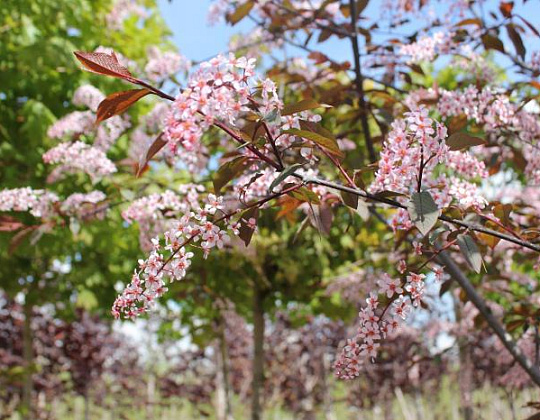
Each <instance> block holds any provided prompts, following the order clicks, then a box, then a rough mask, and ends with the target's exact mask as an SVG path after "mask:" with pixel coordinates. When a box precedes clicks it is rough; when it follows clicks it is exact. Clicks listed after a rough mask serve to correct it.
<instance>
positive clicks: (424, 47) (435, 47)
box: [399, 31, 454, 63]
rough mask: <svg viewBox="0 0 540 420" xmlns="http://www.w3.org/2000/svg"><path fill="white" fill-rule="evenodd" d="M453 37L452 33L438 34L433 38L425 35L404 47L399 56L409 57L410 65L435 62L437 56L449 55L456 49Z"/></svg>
mask: <svg viewBox="0 0 540 420" xmlns="http://www.w3.org/2000/svg"><path fill="white" fill-rule="evenodd" d="M452 36H453V34H452V33H451V32H443V31H439V32H436V33H434V34H433V35H432V36H429V35H423V36H421V37H420V39H418V41H416V42H413V43H411V44H404V45H402V46H401V47H400V49H399V55H401V56H406V57H408V62H409V63H420V62H422V61H433V60H434V59H435V56H436V55H439V54H447V53H449V52H450V51H451V50H452V48H454V43H453V41H452Z"/></svg>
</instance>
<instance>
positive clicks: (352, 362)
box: [334, 270, 442, 379]
mask: <svg viewBox="0 0 540 420" xmlns="http://www.w3.org/2000/svg"><path fill="white" fill-rule="evenodd" d="M436 276H437V278H439V276H442V272H441V271H440V270H437V273H436ZM378 286H379V287H378V290H377V291H376V292H371V293H370V294H369V296H368V298H367V299H366V303H367V305H366V306H365V307H363V308H362V309H361V310H360V312H359V314H358V315H359V325H358V328H357V333H356V335H355V336H354V337H353V338H352V339H349V340H347V344H346V345H345V346H344V347H343V349H342V351H341V353H340V354H339V357H338V359H337V361H336V363H335V365H334V369H335V373H336V376H337V377H339V378H341V379H354V378H356V377H357V376H358V375H359V374H360V371H361V369H362V365H363V364H364V363H365V362H366V361H367V360H369V359H374V358H376V357H377V351H378V348H379V347H380V341H381V340H382V339H384V338H386V337H387V336H389V335H391V334H393V333H394V332H395V331H397V330H398V328H399V326H400V324H402V323H403V322H404V321H405V320H406V319H407V317H408V315H409V313H410V311H411V309H412V308H413V307H417V306H418V305H419V304H420V302H421V301H422V297H423V296H424V293H425V275H424V274H417V273H412V272H411V273H409V275H407V276H406V279H405V281H402V280H401V279H399V278H397V279H396V278H392V277H391V276H390V275H388V274H387V273H384V274H382V276H381V278H380V280H379V281H378ZM383 302H384V304H383Z"/></svg>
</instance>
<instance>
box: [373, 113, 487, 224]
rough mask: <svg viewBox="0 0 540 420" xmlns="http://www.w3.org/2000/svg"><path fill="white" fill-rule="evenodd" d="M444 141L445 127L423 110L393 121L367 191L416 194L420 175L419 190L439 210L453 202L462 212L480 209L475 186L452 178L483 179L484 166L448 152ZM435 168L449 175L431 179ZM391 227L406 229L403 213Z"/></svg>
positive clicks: (467, 156) (465, 154) (469, 157)
mask: <svg viewBox="0 0 540 420" xmlns="http://www.w3.org/2000/svg"><path fill="white" fill-rule="evenodd" d="M446 137H447V130H446V127H445V126H444V125H442V124H441V123H439V122H437V121H434V120H433V119H431V118H429V117H428V112H427V109H425V108H418V109H417V110H415V111H412V112H409V113H407V114H406V116H405V119H404V120H396V121H395V122H394V123H393V124H392V130H391V131H390V133H389V134H388V138H387V140H386V143H385V145H384V149H383V151H382V153H381V160H380V161H379V169H378V170H377V172H376V174H375V180H374V182H373V184H372V185H371V190H372V191H374V192H378V191H384V190H389V191H393V192H397V193H400V194H405V195H410V194H412V193H413V192H415V191H417V190H418V186H419V183H420V175H421V174H422V182H421V185H420V188H421V189H424V190H427V191H429V192H430V193H431V195H432V196H433V199H434V200H435V202H436V203H437V205H438V207H439V208H444V207H447V206H448V205H449V204H450V203H451V202H452V200H453V199H455V200H456V201H457V204H458V205H460V206H462V207H464V208H467V207H469V206H473V207H477V208H483V207H484V206H485V204H486V200H485V199H484V198H483V197H482V196H481V195H480V194H479V191H478V188H477V186H476V185H474V184H471V183H470V182H468V181H465V180H462V179H459V178H456V175H462V176H467V177H470V178H473V177H486V176H487V172H486V169H485V165H484V163H483V162H480V161H479V160H478V159H476V158H475V157H474V156H472V155H471V154H469V152H458V151H450V149H449V148H448V146H447V145H446V142H445V140H446ZM436 168H437V169H441V170H444V169H450V170H453V171H452V172H453V173H452V174H451V175H447V174H445V173H442V174H440V175H438V176H435V169H436ZM469 194H474V195H471V196H470V195H469ZM392 225H393V227H394V228H409V227H410V226H411V224H410V221H409V217H408V213H407V211H406V210H403V209H400V210H398V212H397V213H396V215H395V217H394V219H393V221H392Z"/></svg>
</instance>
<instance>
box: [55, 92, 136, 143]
mask: <svg viewBox="0 0 540 420" xmlns="http://www.w3.org/2000/svg"><path fill="white" fill-rule="evenodd" d="M103 99H105V95H104V94H103V93H102V92H101V91H100V90H99V89H97V88H96V87H94V86H92V85H83V86H81V87H79V88H78V89H77V90H76V91H75V93H74V95H73V104H74V105H77V106H83V107H87V108H89V109H90V110H91V111H74V112H71V113H69V114H67V115H66V116H64V117H63V118H61V119H60V120H58V121H57V122H55V123H54V124H53V125H52V126H51V127H50V128H49V131H48V136H49V137H51V138H54V139H66V138H67V139H69V140H78V139H79V137H80V136H81V135H83V134H84V135H94V136H95V137H94V146H95V147H97V148H99V149H101V150H103V151H105V152H106V151H107V150H109V148H110V147H111V146H112V145H113V143H114V142H115V141H116V140H117V139H118V138H119V137H120V136H121V135H122V134H123V133H124V132H125V131H126V130H127V129H128V128H129V127H130V126H131V123H130V121H129V116H128V115H126V114H124V115H121V116H120V115H115V116H113V117H112V118H109V119H107V120H106V121H104V122H103V123H101V124H99V126H97V127H96V124H95V121H96V114H95V112H96V111H97V109H98V106H99V104H100V103H101V101H103Z"/></svg>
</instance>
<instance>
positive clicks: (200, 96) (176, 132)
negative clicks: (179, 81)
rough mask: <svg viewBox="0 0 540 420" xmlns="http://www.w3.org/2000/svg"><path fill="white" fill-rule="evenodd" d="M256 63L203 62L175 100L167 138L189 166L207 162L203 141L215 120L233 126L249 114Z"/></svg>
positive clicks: (242, 60)
mask: <svg viewBox="0 0 540 420" xmlns="http://www.w3.org/2000/svg"><path fill="white" fill-rule="evenodd" d="M254 68H255V60H254V59H249V60H248V59H246V58H239V59H237V58H235V57H234V56H233V55H232V54H231V55H229V56H228V57H223V56H218V57H216V58H214V59H212V60H211V61H208V62H205V63H202V64H201V66H200V68H199V69H198V70H197V71H196V72H195V73H193V74H192V75H191V76H190V78H189V81H188V86H187V88H186V89H185V90H184V91H183V92H182V93H181V94H180V95H179V96H178V97H177V98H176V100H175V102H174V104H173V105H172V108H171V111H170V113H169V115H168V116H167V120H166V127H165V136H166V138H167V140H168V141H169V145H170V147H171V149H172V150H173V151H174V152H175V153H176V154H177V155H178V156H179V157H180V158H182V159H185V158H187V157H189V158H190V161H188V162H186V163H187V164H188V165H189V166H190V167H195V168H196V167H198V166H200V164H201V162H205V161H206V159H205V158H204V155H205V153H206V149H205V147H203V146H202V145H201V142H200V139H201V137H202V135H203V133H204V132H205V131H206V130H207V129H208V128H209V127H210V126H211V125H212V124H213V123H214V121H216V120H223V121H226V122H227V123H228V124H231V125H233V126H234V124H235V121H236V119H237V118H238V115H239V114H240V113H241V112H244V111H247V110H248V108H247V104H248V103H249V100H248V97H249V95H250V86H249V82H250V81H251V79H252V78H253V76H254Z"/></svg>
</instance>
